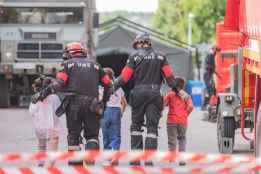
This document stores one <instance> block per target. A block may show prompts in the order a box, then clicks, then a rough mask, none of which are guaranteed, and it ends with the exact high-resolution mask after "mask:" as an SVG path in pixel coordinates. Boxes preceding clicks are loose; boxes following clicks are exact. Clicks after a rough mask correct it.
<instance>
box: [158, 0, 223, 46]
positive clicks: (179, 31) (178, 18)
mask: <svg viewBox="0 0 261 174" xmlns="http://www.w3.org/2000/svg"><path fill="white" fill-rule="evenodd" d="M159 4H160V6H159V9H158V11H157V12H156V14H155V16H154V18H153V26H154V28H155V29H158V30H162V31H163V32H164V33H166V34H167V35H169V36H171V37H174V38H176V39H178V40H181V41H183V42H186V41H187V30H188V29H187V28H188V14H189V13H193V14H194V16H195V17H194V18H193V38H192V40H193V43H194V44H195V43H202V42H212V41H213V39H214V36H215V28H216V23H217V22H218V21H221V20H223V18H224V15H225V7H226V0H159Z"/></svg>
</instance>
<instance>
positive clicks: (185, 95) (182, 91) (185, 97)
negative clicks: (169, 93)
mask: <svg viewBox="0 0 261 174" xmlns="http://www.w3.org/2000/svg"><path fill="white" fill-rule="evenodd" d="M178 95H179V96H180V97H181V98H182V99H183V100H188V99H189V98H190V95H189V94H188V93H187V92H186V91H184V90H183V89H181V90H179V93H178Z"/></svg>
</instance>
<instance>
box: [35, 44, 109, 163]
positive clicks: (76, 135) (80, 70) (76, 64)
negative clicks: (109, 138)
mask: <svg viewBox="0 0 261 174" xmlns="http://www.w3.org/2000/svg"><path fill="white" fill-rule="evenodd" d="M86 55H87V53H86V50H85V49H84V48H83V47H82V45H81V44H80V43H78V42H74V43H70V44H68V45H67V46H66V48H65V56H64V58H65V57H67V60H66V61H64V62H63V70H62V71H60V72H58V73H57V75H56V80H55V81H54V82H53V83H52V84H51V85H49V86H48V87H47V88H45V89H44V90H42V91H41V92H40V94H39V95H38V96H34V97H33V98H32V99H33V100H35V101H37V100H39V99H40V100H42V99H43V98H45V97H46V96H47V95H49V94H50V93H55V92H57V91H61V90H63V91H64V92H65V95H66V97H65V100H64V101H63V102H62V103H63V104H64V103H67V104H65V105H66V106H65V108H64V110H65V111H66V119H67V128H68V138H67V140H68V150H69V151H80V150H81V149H80V142H79V140H80V137H81V131H82V128H83V129H84V137H85V140H86V144H85V149H86V150H98V149H99V141H98V134H99V128H100V125H99V115H100V114H102V109H103V106H102V104H101V103H99V100H98V86H99V84H100V83H102V84H103V86H104V87H105V89H106V90H105V91H107V94H108V91H112V82H111V80H110V78H109V77H108V75H106V74H105V72H104V71H103V69H102V68H101V66H100V65H99V64H97V63H95V62H94V61H92V60H91V59H88V58H86ZM65 59H66V58H65ZM110 89H111V90H110ZM104 96H105V97H104V100H105V101H104V102H106V100H107V99H108V98H109V94H108V95H104ZM82 125H83V126H82ZM69 164H72V165H77V164H82V162H79V161H78V162H69Z"/></svg>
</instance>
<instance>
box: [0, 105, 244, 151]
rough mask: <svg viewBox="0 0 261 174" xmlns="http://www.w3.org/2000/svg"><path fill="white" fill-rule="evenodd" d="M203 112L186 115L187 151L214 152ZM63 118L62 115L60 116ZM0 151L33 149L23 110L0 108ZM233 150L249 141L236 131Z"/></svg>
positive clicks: (125, 138) (163, 141) (126, 141)
mask: <svg viewBox="0 0 261 174" xmlns="http://www.w3.org/2000/svg"><path fill="white" fill-rule="evenodd" d="M164 113H166V112H164ZM202 117H203V113H202V112H201V111H199V110H194V112H193V113H192V114H191V116H190V118H189V128H188V133H187V151H190V152H204V153H218V149H217V141H216V124H215V123H209V122H205V121H202V120H201V119H202ZM63 121H65V120H64V118H63ZM165 125H166V114H164V117H163V118H162V119H161V122H160V127H161V128H160V130H159V149H160V150H167V136H166V126H165ZM129 127H130V108H128V109H127V111H126V112H125V114H124V117H123V118H122V146H121V148H122V149H125V150H128V149H130V132H129ZM0 137H1V139H0V153H3V152H14V151H16V152H30V151H36V149H37V148H36V147H37V146H36V138H35V135H34V131H33V127H32V120H31V117H30V116H29V114H28V111H27V110H26V109H1V110H0ZM236 139H237V140H236V145H235V153H249V150H248V149H249V144H248V143H247V142H246V141H244V140H242V138H240V136H239V133H237V138H236ZM60 148H61V149H64V150H65V149H66V137H62V140H61V143H60Z"/></svg>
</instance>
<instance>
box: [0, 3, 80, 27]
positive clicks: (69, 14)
mask: <svg viewBox="0 0 261 174" xmlns="http://www.w3.org/2000/svg"><path fill="white" fill-rule="evenodd" d="M0 23H8V24H83V8H81V7H1V8H0Z"/></svg>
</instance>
